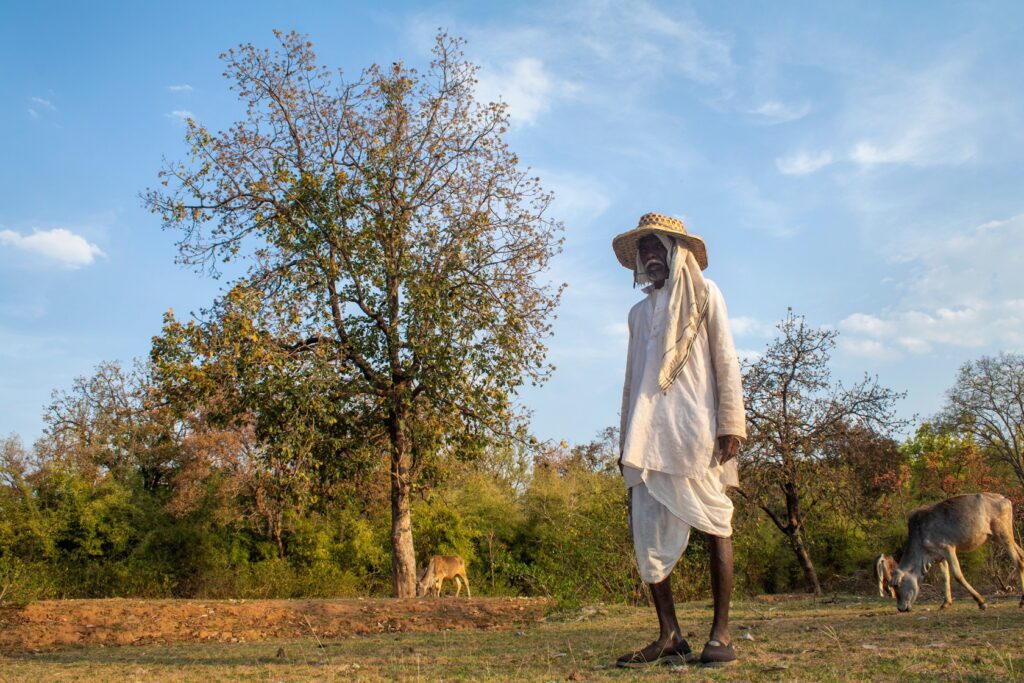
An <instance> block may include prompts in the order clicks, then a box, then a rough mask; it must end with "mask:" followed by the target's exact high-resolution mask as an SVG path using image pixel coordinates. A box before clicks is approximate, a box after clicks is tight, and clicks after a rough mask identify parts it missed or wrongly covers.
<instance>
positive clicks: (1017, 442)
mask: <svg viewBox="0 0 1024 683" xmlns="http://www.w3.org/2000/svg"><path fill="white" fill-rule="evenodd" d="M941 417H942V419H943V420H945V421H946V422H947V423H949V424H950V425H952V426H954V427H955V428H956V429H958V430H959V431H961V432H963V433H965V434H970V435H971V436H972V437H973V438H974V440H975V442H976V443H977V444H978V446H980V447H981V448H982V449H983V450H985V451H986V452H987V453H988V454H989V455H990V456H991V457H992V458H994V459H995V460H997V461H999V462H1002V463H1004V464H1006V465H1008V466H1009V467H1010V468H1012V470H1013V473H1014V474H1015V475H1016V477H1017V481H1018V482H1020V485H1021V486H1024V355H1021V354H1016V353H1002V354H999V355H998V356H982V357H981V358H979V359H977V360H975V361H970V362H967V363H964V364H963V365H962V366H961V367H960V371H959V372H958V373H957V377H956V382H955V383H954V384H953V387H952V388H951V389H950V390H949V392H947V394H946V405H945V407H944V409H943V412H942V416H941Z"/></svg>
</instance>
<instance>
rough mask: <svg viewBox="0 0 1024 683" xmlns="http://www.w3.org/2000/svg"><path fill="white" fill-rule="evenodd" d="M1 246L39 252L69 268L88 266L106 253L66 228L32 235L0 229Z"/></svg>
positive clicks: (38, 253) (41, 231)
mask: <svg viewBox="0 0 1024 683" xmlns="http://www.w3.org/2000/svg"><path fill="white" fill-rule="evenodd" d="M0 246H7V247H13V248H15V249H20V250H22V251H27V252H30V253H33V254H37V255H39V256H42V257H44V258H47V259H50V260H52V261H56V262H57V263H59V264H60V265H62V266H67V267H69V268H79V267H81V266H87V265H89V264H91V263H92V262H93V261H94V260H95V259H96V257H97V256H103V255H104V254H103V251H102V250H101V249H100V248H99V247H98V246H96V245H95V244H91V243H90V242H88V241H87V240H86V239H85V238H84V237H82V236H80V235H76V234H75V233H73V232H71V231H70V230H66V229H64V228H54V229H52V230H37V231H35V232H33V233H32V234H31V235H22V234H20V233H17V232H14V231H13V230H0Z"/></svg>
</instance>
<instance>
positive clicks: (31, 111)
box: [28, 107, 39, 119]
mask: <svg viewBox="0 0 1024 683" xmlns="http://www.w3.org/2000/svg"><path fill="white" fill-rule="evenodd" d="M28 113H29V115H31V116H32V118H34V119H38V118H39V112H37V111H36V110H35V109H33V108H32V107H29V108H28Z"/></svg>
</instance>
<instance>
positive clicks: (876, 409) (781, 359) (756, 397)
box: [740, 310, 903, 594]
mask: <svg viewBox="0 0 1024 683" xmlns="http://www.w3.org/2000/svg"><path fill="white" fill-rule="evenodd" d="M778 330H779V334H778V336H777V337H776V338H775V340H774V341H773V342H772V343H771V344H770V345H769V346H768V348H767V349H766V350H765V352H764V354H763V355H762V356H761V357H760V358H758V359H757V360H756V361H755V362H753V363H752V364H750V365H747V366H746V367H745V368H744V370H745V372H744V376H743V390H744V398H745V400H746V408H747V427H748V438H747V442H746V443H745V444H744V452H743V454H742V457H741V459H740V462H741V465H742V467H743V489H742V491H743V494H744V495H745V496H747V497H748V498H750V499H751V500H752V501H753V502H754V503H755V504H756V505H757V506H758V507H759V508H761V509H762V510H763V511H764V512H765V514H766V515H768V517H769V518H770V519H771V520H772V522H773V523H774V524H775V526H776V527H777V528H778V529H779V531H780V532H782V533H783V534H785V536H786V538H787V539H788V541H789V544H790V547H791V548H792V550H793V553H794V554H795V555H796V558H797V561H798V562H799V563H800V567H801V568H802V570H803V572H804V578H805V580H806V582H807V587H808V589H810V590H812V591H814V593H816V594H820V593H821V583H820V581H819V580H818V575H817V572H816V571H815V569H814V562H813V561H812V560H811V555H810V552H809V551H808V547H807V540H806V530H805V529H806V520H807V518H808V515H810V514H811V512H812V511H813V510H814V509H815V507H816V506H818V505H819V504H821V503H822V502H827V501H829V500H832V499H833V497H834V495H835V494H836V488H835V483H836V480H837V477H838V476H839V475H840V473H839V472H838V471H830V468H829V464H830V460H834V455H835V451H836V449H835V446H836V445H837V443H839V442H846V441H849V438H850V433H851V429H855V430H857V431H860V430H871V431H872V432H877V433H885V432H887V431H889V430H892V429H893V428H896V427H898V426H900V425H902V424H903V422H902V421H901V420H899V419H898V418H897V417H896V416H895V413H894V405H895V402H896V399H898V398H900V397H901V394H897V393H896V392H894V391H892V390H890V389H886V388H884V387H882V386H879V384H878V382H877V380H875V379H873V378H868V377H865V378H864V379H863V380H861V381H860V382H858V383H857V384H855V385H854V386H852V387H849V388H846V387H843V385H842V384H841V383H839V382H833V381H832V376H831V371H830V370H829V357H830V354H831V351H832V349H833V348H834V347H835V338H836V335H837V333H836V332H835V331H834V330H828V329H815V328H812V327H809V326H808V325H807V323H806V321H805V320H804V318H803V316H797V315H794V314H793V312H792V310H790V311H789V312H788V313H787V315H786V318H785V319H784V320H782V322H780V323H779V325H778Z"/></svg>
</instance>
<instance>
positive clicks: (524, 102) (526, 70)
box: [477, 57, 578, 125]
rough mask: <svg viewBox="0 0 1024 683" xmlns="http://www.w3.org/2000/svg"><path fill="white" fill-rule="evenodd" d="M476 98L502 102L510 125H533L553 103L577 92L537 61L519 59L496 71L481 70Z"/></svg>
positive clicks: (527, 58) (494, 69)
mask: <svg viewBox="0 0 1024 683" xmlns="http://www.w3.org/2000/svg"><path fill="white" fill-rule="evenodd" d="M477 80H478V82H477V96H478V97H479V98H480V99H481V100H482V101H484V102H495V101H498V100H502V101H504V102H506V103H507V104H508V111H509V118H510V119H511V120H512V122H513V123H525V124H529V125H533V124H535V123H537V118H538V117H539V116H540V115H541V114H542V113H543V112H545V111H547V110H548V109H550V108H551V104H552V102H553V101H555V100H557V99H562V98H565V97H568V96H570V95H572V93H574V92H576V90H577V89H578V88H577V86H575V85H573V84H572V83H569V82H565V81H559V80H558V79H556V78H555V77H554V76H552V75H551V74H550V73H549V72H548V71H547V70H546V69H545V68H544V63H543V62H541V60H539V59H536V58H534V57H521V58H519V59H516V60H514V61H512V62H510V63H507V64H505V65H503V66H500V67H485V68H483V69H481V71H480V74H479V76H478V79H477Z"/></svg>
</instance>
